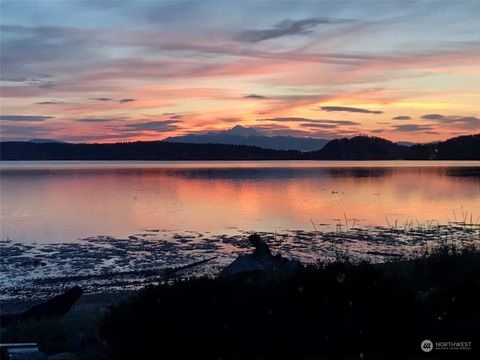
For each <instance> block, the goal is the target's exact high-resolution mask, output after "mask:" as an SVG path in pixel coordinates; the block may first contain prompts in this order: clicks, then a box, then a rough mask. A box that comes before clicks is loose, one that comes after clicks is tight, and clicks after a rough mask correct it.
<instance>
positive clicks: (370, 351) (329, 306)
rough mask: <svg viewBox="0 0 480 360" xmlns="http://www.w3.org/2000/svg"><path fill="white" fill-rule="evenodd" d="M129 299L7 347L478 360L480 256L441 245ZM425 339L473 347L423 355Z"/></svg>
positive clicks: (47, 325)
mask: <svg viewBox="0 0 480 360" xmlns="http://www.w3.org/2000/svg"><path fill="white" fill-rule="evenodd" d="M119 299H120V300H122V301H121V302H119V303H118V304H117V305H115V306H114V307H112V308H111V309H110V311H108V312H107V313H106V314H105V312H104V310H103V309H102V310H100V309H98V308H95V307H92V304H95V302H92V301H91V302H90V303H89V304H88V305H87V306H84V308H83V309H81V310H78V308H77V310H72V313H71V314H68V315H67V316H66V317H65V318H63V319H42V320H40V321H34V320H32V321H27V322H21V323H17V324H15V325H11V326H8V327H7V328H5V329H2V334H1V335H2V342H22V341H28V342H30V341H33V342H38V344H39V348H40V349H41V350H42V351H45V352H47V353H58V352H74V353H76V355H75V356H76V357H72V358H74V359H171V358H186V357H188V358H338V357H341V358H355V359H358V358H409V359H410V358H423V357H424V356H427V355H428V356H433V357H434V358H438V357H442V356H446V357H453V358H460V357H472V358H474V357H475V356H478V353H476V351H477V349H476V345H477V344H479V343H480V342H479V341H480V331H479V329H480V249H479V248H478V247H475V246H473V245H462V246H452V245H442V246H440V247H436V248H433V249H430V250H423V252H422V253H421V254H416V256H415V257H414V258H402V259H396V260H395V261H391V262H386V263H381V264H371V263H367V262H353V261H351V260H349V259H348V258H347V257H341V256H339V258H338V259H337V260H335V261H333V262H328V263H319V264H317V265H316V266H310V267H307V268H300V269H298V270H295V271H293V272H284V271H281V270H277V271H274V272H273V273H268V274H267V273H263V272H251V273H248V274H238V275H236V276H234V277H229V278H214V279H212V278H196V279H188V280H172V279H170V280H166V281H164V282H163V283H162V284H161V285H158V286H150V287H147V288H145V289H144V290H142V291H140V292H138V293H137V294H135V295H134V296H131V297H128V298H127V300H124V299H125V297H122V298H119ZM119 299H118V298H117V302H118V300H119ZM104 300H105V299H104ZM425 339H430V340H432V341H471V342H472V344H473V347H472V350H468V351H463V352H462V351H443V352H436V353H435V351H434V352H433V353H430V354H425V353H422V351H421V350H420V343H421V341H422V340H425Z"/></svg>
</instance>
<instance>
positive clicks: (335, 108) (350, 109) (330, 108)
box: [320, 106, 383, 114]
mask: <svg viewBox="0 0 480 360" xmlns="http://www.w3.org/2000/svg"><path fill="white" fill-rule="evenodd" d="M320 109H321V110H323V111H328V112H332V111H346V112H354V113H364V114H383V111H375V110H368V109H362V108H355V107H348V106H322V107H320Z"/></svg>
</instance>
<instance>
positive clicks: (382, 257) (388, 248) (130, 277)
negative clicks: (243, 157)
mask: <svg viewBox="0 0 480 360" xmlns="http://www.w3.org/2000/svg"><path fill="white" fill-rule="evenodd" d="M314 228H315V230H313V231H310V230H300V229H292V230H286V231H282V232H278V233H274V232H258V234H259V235H260V236H261V237H262V238H263V239H265V240H266V242H267V243H268V245H269V246H270V248H271V249H272V251H273V253H277V254H281V255H282V256H284V257H286V258H290V259H295V260H299V261H301V262H302V263H304V264H306V265H309V264H316V263H319V262H329V261H335V260H338V259H339V258H342V259H345V258H348V259H349V260H350V261H353V262H360V261H368V262H370V263H382V262H392V261H395V260H402V259H411V258H415V256H417V255H419V254H421V253H422V251H424V250H425V249H431V248H435V247H437V246H445V245H449V244H451V245H455V246H462V247H463V246H468V245H474V246H476V245H478V244H479V243H480V225H479V224H475V223H468V222H451V223H448V224H443V225H442V224H433V223H415V222H414V221H411V222H406V223H405V224H402V225H401V226H400V225H398V224H392V225H391V226H390V227H367V228H366V227H355V224H353V223H348V221H347V222H346V223H345V224H343V225H340V224H339V226H337V228H336V230H335V231H331V230H327V231H322V230H321V225H314ZM250 233H251V232H248V231H244V230H240V229H236V234H233V235H224V234H222V235H218V234H211V233H200V232H192V231H188V232H172V231H169V230H161V229H146V230H145V231H144V232H140V233H136V234H132V235H130V236H128V237H125V238H115V237H110V236H97V237H89V238H85V239H81V240H79V241H77V242H75V243H54V244H48V243H47V244H45V243H42V244H36V243H32V244H23V243H18V242H13V241H10V240H8V239H7V240H3V241H1V242H0V272H1V273H2V274H3V276H2V278H1V279H0V286H1V288H2V294H1V295H0V296H1V298H0V301H1V302H3V303H11V302H16V301H22V300H24V299H30V300H32V299H42V298H46V297H48V296H51V295H53V294H56V293H59V292H61V291H63V290H64V289H65V288H68V287H71V286H74V285H79V286H81V287H82V288H83V289H84V290H85V292H86V294H98V293H114V292H123V291H132V290H137V289H140V288H142V287H144V286H145V285H148V284H155V283H158V282H159V280H161V279H162V278H164V277H165V275H166V274H168V277H169V278H191V277H200V276H209V277H214V276H215V275H216V274H218V272H219V271H220V270H221V269H222V268H223V267H225V266H226V265H227V264H229V263H230V262H231V261H233V260H234V259H235V258H236V257H237V256H238V255H239V254H243V253H247V252H250V251H251V247H250V244H249V243H248V241H247V240H246V239H247V236H248V235H249V234H250ZM198 262H200V263H199V264H198V265H196V266H189V265H191V264H196V263H198Z"/></svg>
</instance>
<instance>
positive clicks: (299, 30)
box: [235, 18, 351, 43]
mask: <svg viewBox="0 0 480 360" xmlns="http://www.w3.org/2000/svg"><path fill="white" fill-rule="evenodd" d="M350 21H351V20H347V19H329V18H310V19H304V20H296V21H295V20H288V19H287V20H283V21H281V22H279V23H277V24H276V25H275V26H274V27H273V28H271V29H262V30H247V31H243V32H241V33H239V34H238V35H237V36H236V37H235V40H238V41H242V42H249V43H257V42H261V41H264V40H271V39H276V38H279V37H282V36H292V35H308V34H311V33H312V29H313V28H315V27H316V26H317V25H320V24H339V23H345V22H350Z"/></svg>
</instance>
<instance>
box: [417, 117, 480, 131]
mask: <svg viewBox="0 0 480 360" xmlns="http://www.w3.org/2000/svg"><path fill="white" fill-rule="evenodd" d="M422 119H425V120H431V121H435V122H437V123H442V124H450V125H454V126H457V127H459V128H462V129H473V130H478V129H479V128H480V119H479V118H477V117H476V116H462V115H441V114H426V115H423V116H422Z"/></svg>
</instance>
